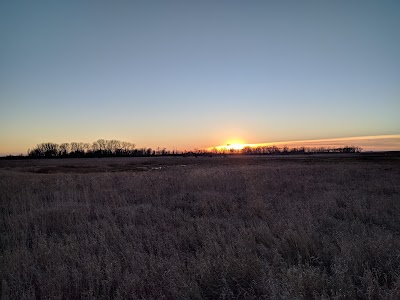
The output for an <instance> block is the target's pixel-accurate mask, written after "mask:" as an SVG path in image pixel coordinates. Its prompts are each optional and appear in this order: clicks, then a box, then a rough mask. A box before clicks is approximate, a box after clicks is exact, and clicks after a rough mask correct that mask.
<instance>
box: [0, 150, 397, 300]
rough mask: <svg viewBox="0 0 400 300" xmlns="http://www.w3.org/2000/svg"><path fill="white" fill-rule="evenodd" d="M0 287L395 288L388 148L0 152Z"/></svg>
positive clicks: (275, 294) (141, 291) (96, 291)
mask: <svg viewBox="0 0 400 300" xmlns="http://www.w3.org/2000/svg"><path fill="white" fill-rule="evenodd" d="M0 279H1V296H2V298H1V299H400V156H397V155H392V156H385V155H366V154H358V155H315V156H287V157H286V156H279V157H254V156H252V157H245V156H228V157H198V158H195V157H186V158H183V157H150V158H108V159H57V160H44V159H43V160H15V161H14V160H1V161H0Z"/></svg>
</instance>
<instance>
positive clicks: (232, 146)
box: [226, 144, 245, 150]
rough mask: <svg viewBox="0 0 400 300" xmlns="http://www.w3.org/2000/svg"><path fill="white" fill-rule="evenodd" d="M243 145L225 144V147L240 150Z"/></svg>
mask: <svg viewBox="0 0 400 300" xmlns="http://www.w3.org/2000/svg"><path fill="white" fill-rule="evenodd" d="M244 147H245V145H244V144H227V145H226V148H227V149H233V150H242V149H243V148H244Z"/></svg>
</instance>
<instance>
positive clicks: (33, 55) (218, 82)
mask: <svg viewBox="0 0 400 300" xmlns="http://www.w3.org/2000/svg"><path fill="white" fill-rule="evenodd" d="M399 133H400V1H398V0H394V1H382V0H380V1H377V0H376V1H359V0H358V1H351V0H343V1H323V0H318V1H317V0H316V1H285V0H283V1H232V0H231V1H190V0H188V1H82V0H80V1H18V0H13V1H11V0H10V1H1V2H0V155H1V154H3V155H4V154H10V153H26V150H27V148H29V147H33V146H35V145H36V144H37V143H40V142H47V141H52V142H57V143H60V142H72V141H82V142H92V141H94V140H97V139H98V138H105V139H120V140H126V141H131V142H134V143H135V144H136V145H137V146H139V147H144V146H147V147H157V146H160V147H167V148H170V149H173V148H178V149H182V150H183V149H193V148H202V147H209V146H213V145H221V144H224V143H226V142H229V141H231V140H235V139H238V140H240V141H243V142H246V143H262V142H273V141H293V140H309V139H321V138H323V139H328V138H339V137H354V136H375V135H393V134H399Z"/></svg>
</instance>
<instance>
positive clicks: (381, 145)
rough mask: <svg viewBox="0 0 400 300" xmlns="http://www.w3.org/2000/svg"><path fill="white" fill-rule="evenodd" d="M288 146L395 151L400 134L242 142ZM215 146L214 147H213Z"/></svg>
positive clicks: (249, 145)
mask: <svg viewBox="0 0 400 300" xmlns="http://www.w3.org/2000/svg"><path fill="white" fill-rule="evenodd" d="M272 145H275V146H278V147H282V146H288V147H290V148H293V147H331V148H335V147H343V146H357V147H361V148H362V149H363V151H393V150H400V134H393V135H370V136H356V137H343V138H330V139H315V140H300V141H283V142H282V141H279V142H268V143H257V144H241V146H243V148H244V147H260V146H272ZM227 147H228V148H229V146H227V145H221V146H217V147H216V148H217V149H223V148H227ZM211 148H214V147H211Z"/></svg>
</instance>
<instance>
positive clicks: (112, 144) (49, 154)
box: [28, 139, 361, 158]
mask: <svg viewBox="0 0 400 300" xmlns="http://www.w3.org/2000/svg"><path fill="white" fill-rule="evenodd" d="M359 152H361V148H360V147H354V146H345V147H339V148H328V147H297V148H296V147H295V148H289V147H287V146H284V147H282V148H279V147H277V146H258V147H245V148H243V149H240V150H235V149H217V148H214V149H212V150H198V149H196V150H194V151H175V150H174V151H170V150H167V149H166V148H157V149H152V148H136V145H135V144H134V143H131V142H125V141H118V140H105V139H99V140H97V141H95V142H93V143H82V142H72V143H62V144H56V143H51V142H48V143H41V144H38V145H37V146H36V147H34V148H32V149H28V157H31V158H56V157H59V158H63V157H130V156H134V157H140V156H172V155H174V156H177V155H183V156H212V155H233V154H243V155H281V154H283V155H285V154H313V153H359Z"/></svg>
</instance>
